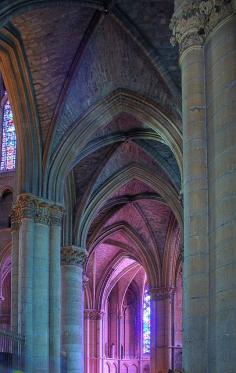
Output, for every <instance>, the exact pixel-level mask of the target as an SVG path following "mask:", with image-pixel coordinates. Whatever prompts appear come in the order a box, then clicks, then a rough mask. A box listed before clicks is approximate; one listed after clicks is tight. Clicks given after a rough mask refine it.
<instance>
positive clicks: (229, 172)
mask: <svg viewBox="0 0 236 373" xmlns="http://www.w3.org/2000/svg"><path fill="white" fill-rule="evenodd" d="M178 5H179V6H178V7H176V12H175V14H174V17H173V19H172V22H171V29H172V31H173V38H172V42H173V43H174V44H178V45H179V48H180V66H181V72H182V109H183V153H184V154H183V159H184V180H183V181H184V186H183V189H184V320H183V323H184V345H183V351H184V355H183V356H184V359H183V360H184V361H183V365H184V371H185V372H186V373H190V372H191V373H195V372H196V373H197V372H209V373H211V372H212V373H213V372H214V373H215V372H216V373H218V372H219V373H220V372H231V371H232V372H233V371H234V370H235V356H236V355H235V351H236V329H235V328H233V327H232V326H233V325H235V324H236V300H235V286H236V251H235V240H236V230H235V229H234V225H235V218H236V214H235V211H236V209H235V207H236V161H235V160H236V157H235V154H236V126H235V123H236V84H235V82H236V63H235V61H236V15H235V1H230V0H217V1H216V0H208V1H200V0H197V1H191V2H189V1H179V2H178Z"/></svg>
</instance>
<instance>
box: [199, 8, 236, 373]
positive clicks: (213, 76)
mask: <svg viewBox="0 0 236 373" xmlns="http://www.w3.org/2000/svg"><path fill="white" fill-rule="evenodd" d="M225 3H226V2H225ZM218 18H219V23H217V25H216V26H215V23H214V24H210V29H211V32H210V34H209V35H208V38H207V39H206V42H205V47H204V51H205V60H206V62H205V63H206V66H205V70H206V100H207V116H206V119H207V128H208V142H209V144H208V164H209V240H210V241H209V242H210V258H211V268H210V281H211V294H214V295H213V296H211V299H210V300H211V304H210V306H211V312H212V316H213V317H212V320H211V323H210V328H211V329H210V331H211V336H210V338H211V339H210V345H211V346H214V349H215V351H214V350H213V351H212V353H211V361H210V362H209V363H210V367H211V369H212V370H211V371H214V372H216V373H220V372H233V371H235V370H236V327H232V326H233V325H236V296H235V295H236V292H235V289H236V250H235V243H236V229H235V220H236V14H233V9H232V8H231V7H230V3H228V5H227V6H226V4H225V6H224V4H223V3H222V4H220V7H219V10H218ZM213 26H215V27H213Z"/></svg>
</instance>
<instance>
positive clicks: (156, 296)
mask: <svg viewBox="0 0 236 373" xmlns="http://www.w3.org/2000/svg"><path fill="white" fill-rule="evenodd" d="M149 292H150V297H151V300H155V301H160V300H164V299H171V298H172V296H173V295H174V293H175V288H172V287H160V288H152V289H150V290H149Z"/></svg>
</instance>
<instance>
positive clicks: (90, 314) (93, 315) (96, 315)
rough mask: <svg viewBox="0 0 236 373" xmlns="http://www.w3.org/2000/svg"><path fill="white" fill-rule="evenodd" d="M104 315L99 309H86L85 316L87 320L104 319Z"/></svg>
mask: <svg viewBox="0 0 236 373" xmlns="http://www.w3.org/2000/svg"><path fill="white" fill-rule="evenodd" d="M103 316H104V312H103V311H98V310H85V311H84V317H85V319H86V320H95V321H98V320H102V318H103Z"/></svg>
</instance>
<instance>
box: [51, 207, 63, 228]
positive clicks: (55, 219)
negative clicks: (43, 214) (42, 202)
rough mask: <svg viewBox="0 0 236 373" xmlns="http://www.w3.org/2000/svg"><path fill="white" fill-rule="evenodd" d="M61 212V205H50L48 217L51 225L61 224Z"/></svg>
mask: <svg viewBox="0 0 236 373" xmlns="http://www.w3.org/2000/svg"><path fill="white" fill-rule="evenodd" d="M63 214H64V209H63V207H62V206H59V205H53V206H52V207H51V217H50V218H51V220H50V222H51V225H58V226H61V223H62V218H63Z"/></svg>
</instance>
